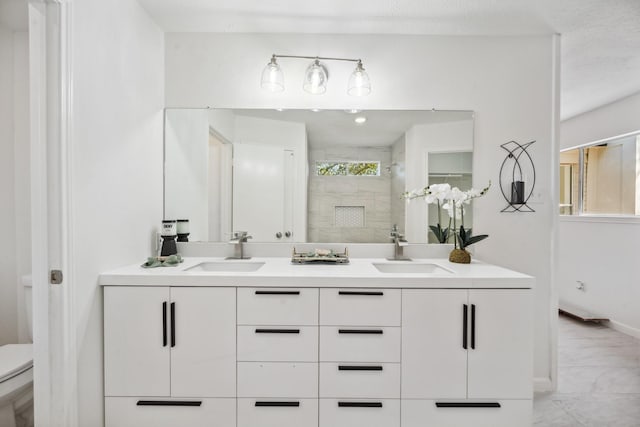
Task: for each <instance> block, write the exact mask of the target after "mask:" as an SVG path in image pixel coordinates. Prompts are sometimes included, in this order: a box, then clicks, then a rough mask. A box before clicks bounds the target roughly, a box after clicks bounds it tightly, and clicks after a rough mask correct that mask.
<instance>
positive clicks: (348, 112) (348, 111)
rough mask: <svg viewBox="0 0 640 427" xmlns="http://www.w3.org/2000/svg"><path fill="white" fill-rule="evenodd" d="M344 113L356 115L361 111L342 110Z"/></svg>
mask: <svg viewBox="0 0 640 427" xmlns="http://www.w3.org/2000/svg"><path fill="white" fill-rule="evenodd" d="M344 112H345V113H347V114H358V113H361V112H362V110H356V109H352V110H344Z"/></svg>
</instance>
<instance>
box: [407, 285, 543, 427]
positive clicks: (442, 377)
mask: <svg viewBox="0 0 640 427" xmlns="http://www.w3.org/2000/svg"><path fill="white" fill-rule="evenodd" d="M532 330H533V321H532V300H531V291H530V290H528V289H478V290H476V289H472V290H466V289H459V290H450V289H449V290H437V289H433V290H432V289H412V290H409V289H405V290H403V298H402V399H403V403H402V414H403V416H402V419H403V424H402V425H403V427H414V426H415V427H417V426H421V425H423V423H424V422H426V420H432V419H434V414H435V415H437V417H436V418H437V419H442V420H448V419H451V420H457V421H451V422H448V421H441V422H440V423H436V424H437V425H465V421H464V420H476V419H477V420H481V419H482V417H483V416H484V417H485V418H486V419H487V420H488V421H487V422H489V424H486V425H492V426H505V427H507V426H508V427H514V426H518V425H523V426H525V425H530V413H531V399H532V392H533V391H532V374H533V372H532V369H533V359H532V358H533V348H532ZM483 414H484V415H483ZM514 414H515V417H514ZM514 419H520V420H522V421H521V423H520V424H519V423H517V422H514ZM474 425H476V424H474ZM477 425H484V424H481V422H480V421H478V424H477Z"/></svg>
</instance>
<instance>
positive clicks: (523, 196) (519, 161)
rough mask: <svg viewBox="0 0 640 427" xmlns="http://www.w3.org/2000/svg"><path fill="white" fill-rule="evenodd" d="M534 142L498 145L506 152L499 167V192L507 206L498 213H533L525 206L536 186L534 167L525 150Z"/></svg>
mask: <svg viewBox="0 0 640 427" xmlns="http://www.w3.org/2000/svg"><path fill="white" fill-rule="evenodd" d="M534 142H536V141H531V142H527V143H526V144H520V143H518V142H516V141H509V142H507V143H505V144H502V145H500V147H502V148H503V149H504V150H505V151H506V152H507V156H506V157H505V158H504V161H503V162H502V165H501V166H500V191H501V192H502V196H503V197H504V199H505V200H506V201H507V203H508V205H507V206H506V207H505V208H504V209H502V210H501V211H500V212H508V213H511V212H535V210H534V209H533V208H531V206H529V205H528V204H527V202H528V201H529V199H530V198H531V195H532V194H533V189H534V188H535V186H536V167H535V165H534V164H533V159H532V158H531V155H530V154H529V152H528V151H527V149H528V148H529V147H530V146H531V145H532V144H533V143H534Z"/></svg>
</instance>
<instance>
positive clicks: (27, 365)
mask: <svg viewBox="0 0 640 427" xmlns="http://www.w3.org/2000/svg"><path fill="white" fill-rule="evenodd" d="M32 367H33V344H7V345H3V346H2V347H0V384H2V383H4V382H5V381H9V380H10V379H11V378H14V377H16V376H18V375H20V374H22V373H23V372H25V371H28V370H29V369H31V368H32Z"/></svg>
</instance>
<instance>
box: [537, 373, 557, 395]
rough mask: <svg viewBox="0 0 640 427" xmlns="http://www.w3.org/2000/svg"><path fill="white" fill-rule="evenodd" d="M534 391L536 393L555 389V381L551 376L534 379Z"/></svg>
mask: <svg viewBox="0 0 640 427" xmlns="http://www.w3.org/2000/svg"><path fill="white" fill-rule="evenodd" d="M533 391H534V392H535V393H542V392H546V391H553V383H552V382H551V378H547V377H537V378H534V379H533Z"/></svg>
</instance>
